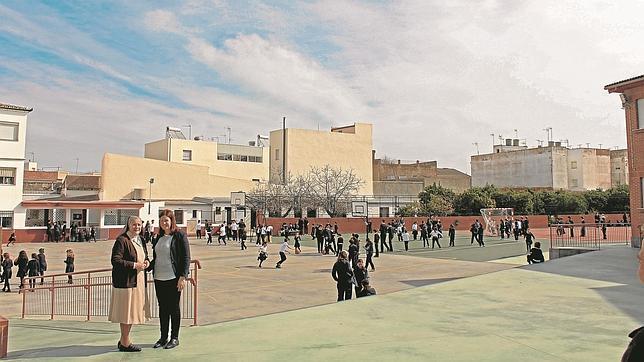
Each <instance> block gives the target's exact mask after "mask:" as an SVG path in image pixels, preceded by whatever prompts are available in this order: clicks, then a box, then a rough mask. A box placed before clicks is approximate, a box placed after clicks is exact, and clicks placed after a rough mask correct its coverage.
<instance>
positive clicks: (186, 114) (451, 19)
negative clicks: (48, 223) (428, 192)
mask: <svg viewBox="0 0 644 362" xmlns="http://www.w3.org/2000/svg"><path fill="white" fill-rule="evenodd" d="M641 14H644V1H628V2H626V1H619V2H617V1H604V0H601V1H600V0H538V1H537V0H534V1H516V0H480V1H477V0H453V1H433V0H405V1H382V0H381V1H376V0H372V1H336V0H320V1H315V0H311V1H299V2H296V1H286V0H284V1H240V0H236V1H224V0H186V1H183V2H178V1H149V2H144V1H124V0H123V1H121V0H113V1H74V2H69V1H60V0H58V1H33V0H29V1H18V0H16V1H13V0H5V1H2V2H0V82H1V84H2V87H0V103H10V104H17V105H23V106H28V107H33V108H34V111H33V112H32V113H30V115H29V121H28V122H29V125H28V136H27V157H28V158H32V157H33V158H35V160H36V161H37V162H38V165H39V167H45V168H47V167H61V168H63V169H67V170H70V171H74V170H75V168H76V162H77V161H76V159H78V170H79V171H93V170H97V171H100V167H101V159H102V156H103V154H104V153H105V152H112V153H120V154H127V155H134V156H143V149H144V144H145V143H146V142H151V141H154V140H158V139H161V138H163V137H164V135H165V127H166V126H174V127H184V126H187V125H190V126H191V128H190V129H191V131H192V136H193V137H194V136H203V137H205V138H208V139H210V138H215V139H219V140H221V142H227V141H228V140H227V138H226V136H225V135H226V134H227V132H228V131H227V128H230V135H231V137H230V138H231V140H230V141H231V142H232V143H239V144H246V143H247V142H248V141H249V140H253V139H255V138H256V136H257V135H258V134H262V135H267V134H268V133H269V132H270V131H271V130H275V129H278V128H281V122H282V117H286V119H287V127H294V128H310V129H318V128H319V129H321V130H329V129H330V127H333V126H342V125H348V124H352V123H354V122H368V123H372V124H373V125H374V135H373V146H374V149H375V150H376V152H377V154H376V157H384V156H387V157H389V158H393V159H401V160H407V161H415V160H421V161H430V160H436V161H438V165H439V167H453V168H457V169H459V170H461V171H464V172H467V173H469V170H470V166H469V160H470V158H469V157H470V155H472V154H476V152H477V145H476V144H478V149H479V151H480V152H481V153H488V152H491V149H492V140H493V138H494V139H496V142H498V138H499V136H502V137H504V138H515V135H516V136H518V138H520V139H524V140H525V141H526V143H527V145H529V146H536V145H537V143H538V141H537V140H545V139H546V137H547V136H546V131H545V130H544V129H545V128H547V127H552V128H553V132H552V134H553V139H554V140H567V141H568V142H569V144H570V146H573V147H578V146H579V145H583V146H584V147H585V146H586V144H587V143H589V144H590V146H591V147H599V145H600V144H602V147H604V148H608V147H619V148H624V147H626V135H625V121H624V113H623V110H622V109H621V103H620V101H619V97H618V96H617V95H614V94H611V95H609V94H608V93H607V92H606V91H605V90H604V89H603V87H604V86H605V85H606V84H609V83H613V82H615V81H619V80H623V79H627V78H630V77H633V76H637V75H641V74H644V69H643V68H642V65H643V64H644V42H642V41H641V39H642V37H643V36H644V22H642V21H641ZM183 130H184V132H185V133H186V135H187V134H188V133H189V132H190V131H189V128H188V127H184V128H183ZM492 134H494V136H492Z"/></svg>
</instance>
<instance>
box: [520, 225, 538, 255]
mask: <svg viewBox="0 0 644 362" xmlns="http://www.w3.org/2000/svg"><path fill="white" fill-rule="evenodd" d="M524 237H525V249H526V252H528V253H529V252H530V249H531V248H532V241H534V239H535V237H534V234H533V233H532V231H530V229H528V230H526V231H525V235H524ZM539 245H541V244H539ZM535 246H536V244H535Z"/></svg>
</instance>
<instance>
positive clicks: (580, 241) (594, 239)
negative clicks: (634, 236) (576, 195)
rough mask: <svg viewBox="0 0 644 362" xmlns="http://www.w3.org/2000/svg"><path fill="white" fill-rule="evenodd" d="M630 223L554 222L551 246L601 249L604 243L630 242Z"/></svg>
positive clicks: (551, 230) (551, 226)
mask: <svg viewBox="0 0 644 362" xmlns="http://www.w3.org/2000/svg"><path fill="white" fill-rule="evenodd" d="M630 241H631V225H630V224H622V223H619V224H607V223H604V224H552V225H550V247H551V248H584V249H601V247H602V245H620V244H630Z"/></svg>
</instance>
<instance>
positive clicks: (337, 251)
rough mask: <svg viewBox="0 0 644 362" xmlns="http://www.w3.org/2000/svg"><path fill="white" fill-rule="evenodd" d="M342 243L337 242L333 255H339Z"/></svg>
mask: <svg viewBox="0 0 644 362" xmlns="http://www.w3.org/2000/svg"><path fill="white" fill-rule="evenodd" d="M343 243H344V242H342V243H338V249H337V250H336V251H335V255H336V256H337V255H340V252H341V251H342V247H343V246H344V244H343Z"/></svg>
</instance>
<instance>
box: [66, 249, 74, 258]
mask: <svg viewBox="0 0 644 362" xmlns="http://www.w3.org/2000/svg"><path fill="white" fill-rule="evenodd" d="M65 252H66V253H67V256H71V257H72V258H73V257H74V250H72V249H67V250H66V251H65Z"/></svg>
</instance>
